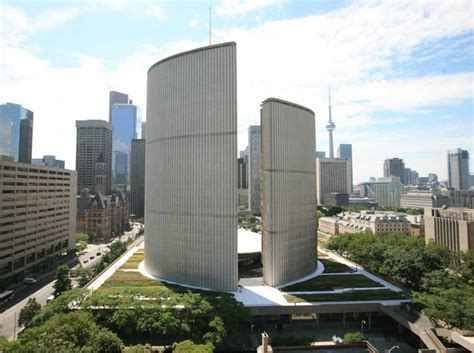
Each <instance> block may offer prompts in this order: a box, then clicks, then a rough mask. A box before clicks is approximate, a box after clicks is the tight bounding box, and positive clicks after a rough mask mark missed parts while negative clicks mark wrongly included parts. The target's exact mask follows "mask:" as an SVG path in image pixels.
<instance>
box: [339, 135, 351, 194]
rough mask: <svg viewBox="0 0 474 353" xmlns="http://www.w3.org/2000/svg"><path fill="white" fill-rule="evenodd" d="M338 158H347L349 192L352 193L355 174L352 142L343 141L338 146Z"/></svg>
mask: <svg viewBox="0 0 474 353" xmlns="http://www.w3.org/2000/svg"><path fill="white" fill-rule="evenodd" d="M337 158H342V159H346V160H347V192H348V193H349V194H351V193H352V187H353V183H354V181H353V178H354V177H353V175H352V145H351V144H350V143H341V144H340V145H339V147H338V148H337Z"/></svg>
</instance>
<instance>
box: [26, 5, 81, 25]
mask: <svg viewBox="0 0 474 353" xmlns="http://www.w3.org/2000/svg"><path fill="white" fill-rule="evenodd" d="M79 13H80V11H79V9H75V8H71V9H64V10H50V11H46V12H44V13H41V14H40V15H39V16H38V17H37V18H36V19H35V21H34V26H35V27H36V29H38V30H50V29H53V28H56V27H59V26H61V25H63V24H64V23H66V22H67V21H69V20H71V19H72V18H74V17H76V16H77V15H78V14H79Z"/></svg>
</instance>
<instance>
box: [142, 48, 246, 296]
mask: <svg viewBox="0 0 474 353" xmlns="http://www.w3.org/2000/svg"><path fill="white" fill-rule="evenodd" d="M236 71H237V70H236V45H235V43H225V44H220V45H214V46H208V47H204V48H199V49H196V50H192V51H189V52H185V53H181V54H178V55H175V56H172V57H169V58H167V59H164V60H162V61H160V62H158V63H156V64H155V65H153V66H152V67H151V68H150V70H149V71H148V87H147V90H148V91H147V139H146V156H147V160H146V168H145V169H146V171H145V175H146V178H145V195H146V198H145V225H146V237H145V249H146V250H145V268H146V270H147V271H148V272H150V273H151V274H154V275H156V276H159V277H160V278H163V279H166V280H169V281H173V282H178V283H181V284H185V285H190V286H198V287H205V288H211V289H216V290H236V289H237V163H235V159H236V156H237V77H236Z"/></svg>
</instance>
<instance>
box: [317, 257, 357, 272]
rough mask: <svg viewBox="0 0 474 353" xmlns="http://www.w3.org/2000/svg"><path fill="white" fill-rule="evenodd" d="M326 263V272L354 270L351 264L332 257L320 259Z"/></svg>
mask: <svg viewBox="0 0 474 353" xmlns="http://www.w3.org/2000/svg"><path fill="white" fill-rule="evenodd" d="M319 261H321V262H322V263H323V265H324V273H343V272H352V269H351V268H350V267H349V266H346V265H344V264H341V263H339V262H336V261H335V260H332V259H319Z"/></svg>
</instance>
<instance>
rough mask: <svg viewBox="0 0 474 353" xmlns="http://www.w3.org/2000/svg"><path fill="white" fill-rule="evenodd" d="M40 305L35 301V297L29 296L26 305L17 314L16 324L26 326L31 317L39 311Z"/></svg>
mask: <svg viewBox="0 0 474 353" xmlns="http://www.w3.org/2000/svg"><path fill="white" fill-rule="evenodd" d="M40 310H41V305H40V304H39V303H38V302H37V301H36V298H30V299H28V301H27V302H26V305H25V306H24V307H23V308H22V309H21V311H20V315H19V316H18V326H27V325H28V323H29V322H30V321H31V319H33V317H34V316H35V315H36V314H38V313H39V311H40Z"/></svg>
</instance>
